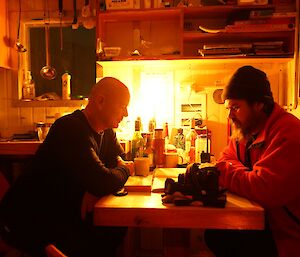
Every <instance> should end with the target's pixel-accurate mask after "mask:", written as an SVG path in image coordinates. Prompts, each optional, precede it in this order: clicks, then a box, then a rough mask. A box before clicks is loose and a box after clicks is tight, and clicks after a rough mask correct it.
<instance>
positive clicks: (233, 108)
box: [226, 105, 241, 112]
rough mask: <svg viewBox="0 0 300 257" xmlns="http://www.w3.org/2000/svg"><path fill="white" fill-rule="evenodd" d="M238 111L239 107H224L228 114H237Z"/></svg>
mask: <svg viewBox="0 0 300 257" xmlns="http://www.w3.org/2000/svg"><path fill="white" fill-rule="evenodd" d="M240 109H241V107H240V106H239V105H233V106H228V107H226V110H227V111H230V112H239V111H240Z"/></svg>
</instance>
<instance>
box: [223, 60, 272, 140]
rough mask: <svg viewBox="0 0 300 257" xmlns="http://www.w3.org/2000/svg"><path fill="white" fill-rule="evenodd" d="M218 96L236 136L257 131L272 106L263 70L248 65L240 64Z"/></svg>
mask: <svg viewBox="0 0 300 257" xmlns="http://www.w3.org/2000/svg"><path fill="white" fill-rule="evenodd" d="M222 97H223V100H225V106H226V108H227V109H228V110H229V118H230V119H231V120H232V122H233V125H234V127H235V130H236V132H237V131H238V132H239V133H238V134H240V136H239V137H241V136H242V137H248V136H251V135H252V134H255V133H257V132H258V131H259V130H260V129H261V128H262V126H263V124H264V122H265V120H266V118H267V116H268V115H270V113H271V112H272V110H273V107H274V100H273V95H272V92H271V88H270V83H269V80H268V78H267V76H266V74H265V73H264V72H263V71H261V70H258V69H256V68H254V67H252V66H243V67H241V68H239V69H238V70H237V71H236V72H235V73H234V75H233V76H232V78H231V79H230V81H229V83H228V85H227V86H226V87H225V88H224V91H223V95H222Z"/></svg>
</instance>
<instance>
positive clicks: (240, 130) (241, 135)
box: [231, 120, 251, 142]
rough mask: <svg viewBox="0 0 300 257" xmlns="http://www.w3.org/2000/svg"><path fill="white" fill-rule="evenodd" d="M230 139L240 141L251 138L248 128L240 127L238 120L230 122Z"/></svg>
mask: <svg viewBox="0 0 300 257" xmlns="http://www.w3.org/2000/svg"><path fill="white" fill-rule="evenodd" d="M231 128H232V131H231V138H234V139H235V140H237V141H239V142H240V141H242V140H243V139H246V140H247V139H248V138H249V137H250V136H251V133H250V131H249V127H243V126H241V124H240V122H239V121H238V120H235V121H233V120H231Z"/></svg>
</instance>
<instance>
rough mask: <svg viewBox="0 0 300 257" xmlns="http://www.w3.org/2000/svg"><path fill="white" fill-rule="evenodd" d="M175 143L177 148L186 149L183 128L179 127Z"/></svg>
mask: <svg viewBox="0 0 300 257" xmlns="http://www.w3.org/2000/svg"><path fill="white" fill-rule="evenodd" d="M174 145H175V147H176V148H180V149H183V150H184V149H185V136H184V134H183V129H182V128H179V129H178V134H177V135H176V136H175V140H174Z"/></svg>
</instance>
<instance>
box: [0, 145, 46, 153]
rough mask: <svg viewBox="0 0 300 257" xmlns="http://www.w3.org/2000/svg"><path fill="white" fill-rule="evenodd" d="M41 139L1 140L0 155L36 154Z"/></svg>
mask: <svg viewBox="0 0 300 257" xmlns="http://www.w3.org/2000/svg"><path fill="white" fill-rule="evenodd" d="M41 143H42V142H41V141H7V142H0V155H16V156H17V155H34V154H35V152H36V151H37V149H38V147H39V146H40V145H41Z"/></svg>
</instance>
